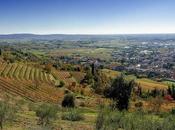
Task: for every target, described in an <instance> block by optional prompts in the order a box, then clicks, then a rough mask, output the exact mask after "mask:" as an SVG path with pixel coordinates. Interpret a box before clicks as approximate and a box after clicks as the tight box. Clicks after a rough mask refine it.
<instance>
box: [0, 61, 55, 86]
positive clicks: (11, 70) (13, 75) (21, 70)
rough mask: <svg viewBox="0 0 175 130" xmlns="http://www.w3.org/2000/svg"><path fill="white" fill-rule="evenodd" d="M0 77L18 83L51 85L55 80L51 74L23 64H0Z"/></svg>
mask: <svg viewBox="0 0 175 130" xmlns="http://www.w3.org/2000/svg"><path fill="white" fill-rule="evenodd" d="M0 76H1V77H4V78H10V79H16V80H19V81H22V80H25V81H29V80H30V81H33V82H35V81H37V82H42V83H48V84H53V83H54V81H55V79H54V77H53V76H52V75H51V74H48V73H46V72H45V71H43V70H42V69H38V68H35V67H31V66H27V65H24V64H17V63H14V64H7V63H0Z"/></svg>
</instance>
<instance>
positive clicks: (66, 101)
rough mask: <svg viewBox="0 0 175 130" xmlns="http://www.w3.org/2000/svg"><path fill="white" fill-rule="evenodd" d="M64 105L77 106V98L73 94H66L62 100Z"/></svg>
mask: <svg viewBox="0 0 175 130" xmlns="http://www.w3.org/2000/svg"><path fill="white" fill-rule="evenodd" d="M62 106H63V107H75V98H74V96H73V95H72V94H67V95H65V97H64V99H63V101H62Z"/></svg>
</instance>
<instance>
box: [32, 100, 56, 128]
mask: <svg viewBox="0 0 175 130" xmlns="http://www.w3.org/2000/svg"><path fill="white" fill-rule="evenodd" d="M35 112H36V116H37V117H39V121H40V124H41V125H43V126H46V125H47V124H49V122H50V120H51V119H53V118H55V117H56V114H57V108H56V107H55V106H52V105H50V104H45V103H44V104H42V105H40V106H39V107H38V108H37V109H36V110H35Z"/></svg>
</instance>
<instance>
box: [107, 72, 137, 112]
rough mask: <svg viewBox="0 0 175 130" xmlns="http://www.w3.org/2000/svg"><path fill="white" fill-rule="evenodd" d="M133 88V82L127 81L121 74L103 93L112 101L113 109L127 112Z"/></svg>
mask: <svg viewBox="0 0 175 130" xmlns="http://www.w3.org/2000/svg"><path fill="white" fill-rule="evenodd" d="M134 86H135V82H134V80H131V81H127V80H125V78H124V75H123V74H122V75H121V76H119V77H117V78H116V79H115V80H114V81H113V83H112V85H111V87H110V88H109V89H107V90H106V91H105V95H106V96H107V97H109V98H111V99H113V101H114V107H115V108H118V110H120V111H122V110H124V109H125V110H127V109H128V106H129V99H130V97H131V92H132V89H133V87H134Z"/></svg>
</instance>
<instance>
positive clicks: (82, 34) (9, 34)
mask: <svg viewBox="0 0 175 130" xmlns="http://www.w3.org/2000/svg"><path fill="white" fill-rule="evenodd" d="M167 34H168V35H171V34H175V32H173V33H172V32H170V33H106V34H105V33H104V34H103V33H3V34H1V33H0V35H167Z"/></svg>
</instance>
